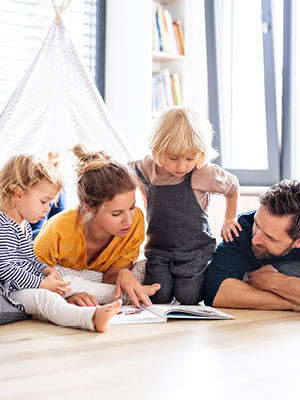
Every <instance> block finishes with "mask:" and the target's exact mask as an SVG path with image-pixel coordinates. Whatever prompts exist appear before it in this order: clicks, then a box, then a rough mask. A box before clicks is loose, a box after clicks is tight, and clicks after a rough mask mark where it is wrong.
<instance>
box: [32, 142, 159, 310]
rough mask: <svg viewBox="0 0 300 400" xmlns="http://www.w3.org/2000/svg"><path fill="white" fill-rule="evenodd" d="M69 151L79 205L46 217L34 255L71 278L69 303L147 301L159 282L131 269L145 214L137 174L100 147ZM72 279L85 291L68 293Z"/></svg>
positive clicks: (135, 302) (136, 253)
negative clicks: (143, 279)
mask: <svg viewBox="0 0 300 400" xmlns="http://www.w3.org/2000/svg"><path fill="white" fill-rule="evenodd" d="M73 153H74V155H75V156H76V158H77V160H76V163H75V169H76V172H77V179H78V180H77V194H78V198H79V206H78V207H76V208H72V209H68V210H65V211H62V212H60V213H59V214H57V215H54V216H53V217H52V218H51V219H50V220H48V221H47V222H46V224H45V225H44V226H43V228H42V230H41V231H40V233H39V234H38V236H37V238H36V239H35V242H34V250H35V253H36V255H37V257H38V259H39V260H40V261H43V262H44V263H45V264H47V265H49V266H51V267H54V266H55V265H56V264H58V268H59V269H58V271H59V273H60V275H61V276H63V277H64V279H65V280H70V279H71V277H73V281H72V282H73V288H72V291H70V292H69V293H68V295H69V298H68V301H69V302H71V303H72V304H77V305H80V306H91V305H94V304H97V302H98V303H100V304H104V303H108V302H111V301H112V300H113V299H117V298H120V296H121V295H122V297H121V299H122V300H123V301H124V302H127V301H128V300H129V301H130V299H131V300H132V301H133V303H134V304H135V305H136V306H137V307H140V304H139V301H140V300H141V301H143V302H144V304H146V305H151V301H150V299H149V295H153V294H154V293H155V292H156V291H157V290H158V289H159V287H160V286H159V285H152V286H151V287H147V286H142V285H141V284H140V282H139V281H138V280H137V279H136V277H135V276H134V275H133V273H132V272H131V269H132V267H133V263H134V262H135V261H136V259H137V257H138V255H139V246H140V244H141V243H142V242H143V241H144V237H145V227H144V216H143V213H142V211H141V210H140V209H139V208H138V207H136V206H135V190H136V186H137V184H138V183H139V182H138V179H137V178H136V175H135V174H134V172H133V171H132V170H131V169H130V168H128V167H127V166H126V165H122V164H120V163H117V162H116V161H114V160H113V159H112V158H111V157H110V156H108V155H107V154H106V153H105V152H103V151H88V150H87V149H86V148H85V147H84V146H83V145H82V144H78V145H76V146H74V148H73ZM102 277H103V281H102ZM99 282H103V283H99ZM75 283H76V285H77V284H78V285H79V286H76V288H77V287H81V288H83V287H85V289H82V290H83V291H84V292H85V293H76V294H73V292H74V290H73V289H74V288H75ZM97 287H99V289H97ZM76 292H78V290H76Z"/></svg>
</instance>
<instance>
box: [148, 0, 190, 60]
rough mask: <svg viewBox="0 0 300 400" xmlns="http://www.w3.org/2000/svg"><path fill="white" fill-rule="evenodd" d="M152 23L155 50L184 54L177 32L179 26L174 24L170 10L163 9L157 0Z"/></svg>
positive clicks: (153, 47) (154, 2)
mask: <svg viewBox="0 0 300 400" xmlns="http://www.w3.org/2000/svg"><path fill="white" fill-rule="evenodd" d="M152 25H153V36H152V49H153V51H163V52H165V53H170V54H183V53H182V44H181V42H180V39H179V33H178V32H176V30H177V31H178V26H177V25H176V26H175V25H174V23H173V19H172V16H171V14H170V12H169V11H168V10H165V9H163V8H162V7H161V6H160V4H159V2H157V1H153V24H152ZM181 29H182V26H181ZM182 40H183V39H182Z"/></svg>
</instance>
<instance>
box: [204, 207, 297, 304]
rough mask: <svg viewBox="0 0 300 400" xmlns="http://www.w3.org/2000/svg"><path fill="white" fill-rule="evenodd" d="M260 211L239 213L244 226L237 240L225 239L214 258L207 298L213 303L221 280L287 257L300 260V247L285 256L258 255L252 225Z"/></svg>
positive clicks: (207, 283)
mask: <svg viewBox="0 0 300 400" xmlns="http://www.w3.org/2000/svg"><path fill="white" fill-rule="evenodd" d="M255 213H256V211H249V212H245V213H243V214H240V215H239V223H240V225H241V226H242V228H243V230H242V231H241V232H240V236H239V237H236V236H235V237H234V241H233V242H225V240H223V241H222V242H221V243H220V244H219V245H218V247H217V249H216V251H215V253H214V257H213V260H212V262H211V263H210V265H209V267H208V269H207V271H206V277H205V283H204V288H203V300H204V302H205V304H206V305H207V306H211V305H212V303H213V301H214V298H215V296H216V294H217V292H218V290H219V287H220V285H221V283H222V282H223V281H224V280H225V279H228V278H235V279H239V280H242V279H243V276H244V274H245V272H247V271H255V270H257V269H259V268H260V267H262V266H263V265H267V264H271V265H273V264H275V263H281V262H286V261H300V249H293V250H291V251H290V252H289V253H288V254H287V255H285V256H284V257H271V258H262V259H258V258H256V257H255V255H254V254H253V251H252V249H251V247H252V227H253V222H254V215H255Z"/></svg>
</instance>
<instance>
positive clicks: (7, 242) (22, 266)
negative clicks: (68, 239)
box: [0, 211, 47, 311]
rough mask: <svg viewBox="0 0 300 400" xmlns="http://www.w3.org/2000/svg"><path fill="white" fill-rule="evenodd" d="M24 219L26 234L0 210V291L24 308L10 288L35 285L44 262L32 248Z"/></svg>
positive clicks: (39, 279)
mask: <svg viewBox="0 0 300 400" xmlns="http://www.w3.org/2000/svg"><path fill="white" fill-rule="evenodd" d="M24 222H25V227H26V231H27V236H25V235H24V233H23V232H22V230H21V228H20V226H19V225H18V224H17V223H16V222H14V221H12V220H11V219H10V218H8V217H7V215H6V214H4V213H3V212H1V211H0V294H2V296H3V297H4V298H5V299H6V300H8V301H10V302H11V303H12V304H14V305H15V306H17V307H18V308H19V309H20V310H22V311H24V307H23V306H22V305H21V304H19V303H17V302H15V301H13V300H12V299H11V298H10V293H11V291H13V290H20V289H36V288H38V287H39V286H40V284H41V280H42V279H43V275H42V270H43V269H44V268H46V267H47V265H46V264H44V263H43V262H41V261H39V260H38V259H37V258H36V256H35V254H34V251H33V244H32V231H31V227H30V225H29V223H28V222H27V221H24Z"/></svg>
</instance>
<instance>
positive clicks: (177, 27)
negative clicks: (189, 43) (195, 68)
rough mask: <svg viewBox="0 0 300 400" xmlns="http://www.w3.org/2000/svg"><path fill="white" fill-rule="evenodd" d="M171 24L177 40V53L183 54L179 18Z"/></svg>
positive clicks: (181, 30)
mask: <svg viewBox="0 0 300 400" xmlns="http://www.w3.org/2000/svg"><path fill="white" fill-rule="evenodd" d="M173 25H174V31H175V36H176V39H177V41H178V46H179V48H180V53H179V54H183V55H184V35H183V28H182V23H181V20H180V19H178V20H177V21H174V22H173Z"/></svg>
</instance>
